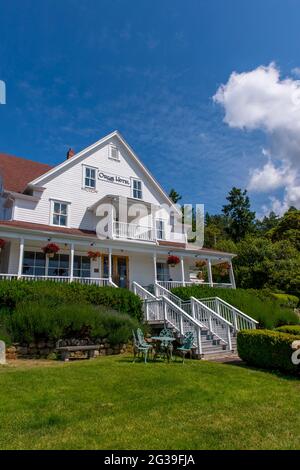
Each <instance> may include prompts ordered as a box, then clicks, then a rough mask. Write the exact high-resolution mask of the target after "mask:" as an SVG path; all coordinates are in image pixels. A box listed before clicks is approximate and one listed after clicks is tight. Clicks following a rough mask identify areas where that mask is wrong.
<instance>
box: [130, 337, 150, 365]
mask: <svg viewBox="0 0 300 470" xmlns="http://www.w3.org/2000/svg"><path fill="white" fill-rule="evenodd" d="M132 336H133V354H134V356H133V362H135V360H136V358H137V357H139V356H140V354H142V355H143V356H144V362H145V363H146V362H147V356H148V352H149V350H150V349H152V346H151V344H147V343H146V342H145V340H144V343H141V342H140V340H139V337H138V335H135V332H134V331H133V330H132ZM142 336H143V334H142ZM143 338H144V336H143Z"/></svg>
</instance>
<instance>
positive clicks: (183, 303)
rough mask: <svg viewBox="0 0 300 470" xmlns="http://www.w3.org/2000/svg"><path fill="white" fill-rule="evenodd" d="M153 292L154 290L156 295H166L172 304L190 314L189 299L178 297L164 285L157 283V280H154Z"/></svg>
mask: <svg viewBox="0 0 300 470" xmlns="http://www.w3.org/2000/svg"><path fill="white" fill-rule="evenodd" d="M154 292H155V295H156V297H163V296H165V297H167V298H168V299H170V300H172V302H174V304H176V305H178V307H180V308H182V309H183V310H185V311H186V312H187V313H188V314H189V315H191V301H190V300H182V299H181V298H180V297H178V296H177V295H175V294H173V293H172V292H170V291H169V290H168V289H166V288H165V287H164V286H162V285H160V284H158V282H155V284H154Z"/></svg>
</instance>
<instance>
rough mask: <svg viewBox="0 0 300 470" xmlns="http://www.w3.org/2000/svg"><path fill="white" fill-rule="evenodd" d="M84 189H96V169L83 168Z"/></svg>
mask: <svg viewBox="0 0 300 470" xmlns="http://www.w3.org/2000/svg"><path fill="white" fill-rule="evenodd" d="M84 187H85V188H91V189H96V168H91V167H90V166H86V167H84Z"/></svg>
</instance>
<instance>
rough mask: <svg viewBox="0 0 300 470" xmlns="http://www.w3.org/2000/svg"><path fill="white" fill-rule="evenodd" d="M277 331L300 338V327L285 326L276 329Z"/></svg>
mask: <svg viewBox="0 0 300 470" xmlns="http://www.w3.org/2000/svg"><path fill="white" fill-rule="evenodd" d="M276 331H280V332H281V333H288V334H289V335H296V336H300V325H284V326H279V327H278V328H276Z"/></svg>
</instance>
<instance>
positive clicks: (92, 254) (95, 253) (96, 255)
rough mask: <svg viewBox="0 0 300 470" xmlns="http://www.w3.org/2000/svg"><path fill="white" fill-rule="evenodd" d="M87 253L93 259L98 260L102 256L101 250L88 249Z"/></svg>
mask: <svg viewBox="0 0 300 470" xmlns="http://www.w3.org/2000/svg"><path fill="white" fill-rule="evenodd" d="M87 255H88V257H89V258H91V259H93V260H96V259H97V258H100V257H101V253H100V251H88V253H87Z"/></svg>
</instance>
